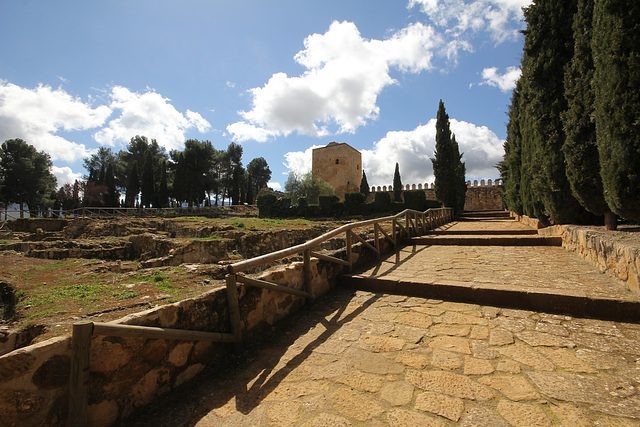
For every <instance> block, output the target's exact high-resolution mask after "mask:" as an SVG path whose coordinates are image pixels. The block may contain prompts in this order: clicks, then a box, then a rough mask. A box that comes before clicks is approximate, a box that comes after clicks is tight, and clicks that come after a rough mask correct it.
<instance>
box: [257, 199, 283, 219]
mask: <svg viewBox="0 0 640 427" xmlns="http://www.w3.org/2000/svg"><path fill="white" fill-rule="evenodd" d="M277 202H278V198H277V197H276V195H275V194H261V195H259V196H258V201H257V204H258V215H259V216H260V217H261V218H269V217H272V216H275V213H276V203H277Z"/></svg>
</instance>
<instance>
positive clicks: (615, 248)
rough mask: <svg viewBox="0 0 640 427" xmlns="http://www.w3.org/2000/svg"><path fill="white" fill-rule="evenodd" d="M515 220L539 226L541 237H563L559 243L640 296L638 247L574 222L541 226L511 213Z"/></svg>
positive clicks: (639, 249)
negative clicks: (607, 272)
mask: <svg viewBox="0 0 640 427" xmlns="http://www.w3.org/2000/svg"><path fill="white" fill-rule="evenodd" d="M512 215H513V216H514V217H515V218H516V220H518V221H520V222H522V223H524V224H527V225H530V226H532V227H534V228H537V229H538V234H541V235H544V236H560V237H562V246H563V247H564V248H565V249H568V250H570V251H572V252H576V253H577V254H578V255H580V256H581V257H582V258H584V259H586V260H587V261H589V262H591V263H592V264H593V265H595V266H597V267H598V268H600V269H601V270H607V271H609V272H611V273H613V274H615V275H616V277H618V278H619V279H620V280H622V281H623V282H625V283H626V285H627V288H629V290H630V291H631V292H634V293H635V294H636V295H640V248H639V247H637V246H632V245H630V244H628V243H626V242H622V241H619V240H614V239H612V238H610V237H608V236H607V235H606V233H604V232H598V231H594V230H591V229H588V228H585V227H580V226H577V225H552V226H550V227H546V228H542V227H541V225H540V222H539V221H538V220H537V219H535V218H529V217H527V216H524V215H523V216H520V215H515V214H512Z"/></svg>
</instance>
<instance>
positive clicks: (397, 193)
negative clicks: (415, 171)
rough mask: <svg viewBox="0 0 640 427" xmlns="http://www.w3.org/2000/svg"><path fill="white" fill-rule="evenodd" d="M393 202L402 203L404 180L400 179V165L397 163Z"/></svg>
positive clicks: (394, 174)
mask: <svg viewBox="0 0 640 427" xmlns="http://www.w3.org/2000/svg"><path fill="white" fill-rule="evenodd" d="M393 201H394V202H401V201H402V180H401V179H400V165H398V163H396V171H395V172H394V173H393Z"/></svg>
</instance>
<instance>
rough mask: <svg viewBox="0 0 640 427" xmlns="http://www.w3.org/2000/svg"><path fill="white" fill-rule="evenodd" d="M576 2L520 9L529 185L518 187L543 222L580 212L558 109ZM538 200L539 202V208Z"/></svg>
mask: <svg viewBox="0 0 640 427" xmlns="http://www.w3.org/2000/svg"><path fill="white" fill-rule="evenodd" d="M576 3H577V0H566V1H562V2H558V1H556V0H538V1H536V2H534V3H533V4H531V6H529V7H528V8H525V9H524V15H525V20H526V21H527V30H526V31H525V44H524V55H523V58H522V78H521V80H522V82H523V105H526V108H525V114H524V116H523V121H522V126H521V130H522V139H523V143H522V149H523V156H526V157H527V164H526V165H525V164H524V161H523V173H525V168H527V170H526V174H529V173H530V174H531V176H530V178H531V181H530V184H531V185H530V187H529V186H528V184H529V182H527V185H526V186H523V188H522V190H523V191H524V194H525V195H526V196H528V197H530V198H531V200H529V202H531V203H532V206H533V210H534V213H535V216H537V217H538V218H539V219H543V221H544V217H545V216H548V217H549V218H550V219H551V220H552V221H553V222H555V223H567V222H578V221H580V220H581V218H582V217H583V216H584V214H585V211H584V208H582V206H580V204H579V203H578V201H577V200H576V199H575V198H574V197H573V196H572V195H571V187H570V185H569V181H568V179H567V175H566V171H565V157H564V153H563V151H562V146H563V145H564V141H565V133H564V129H563V123H562V120H561V114H562V113H563V112H564V111H565V110H566V109H567V102H566V99H565V97H564V70H565V67H566V65H567V62H568V61H569V60H570V59H571V58H572V56H573V30H572V25H571V24H572V21H573V15H574V13H575V11H576ZM526 178H527V179H528V178H529V177H528V176H527V177H526ZM527 193H529V194H527ZM537 200H540V201H542V204H543V206H544V211H543V212H540V208H539V205H538V204H537ZM523 203H525V202H524V201H523Z"/></svg>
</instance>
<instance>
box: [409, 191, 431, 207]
mask: <svg viewBox="0 0 640 427" xmlns="http://www.w3.org/2000/svg"><path fill="white" fill-rule="evenodd" d="M404 204H405V209H415V210H417V211H423V210H425V209H426V205H427V195H426V193H425V192H424V190H407V191H405V192H404Z"/></svg>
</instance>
